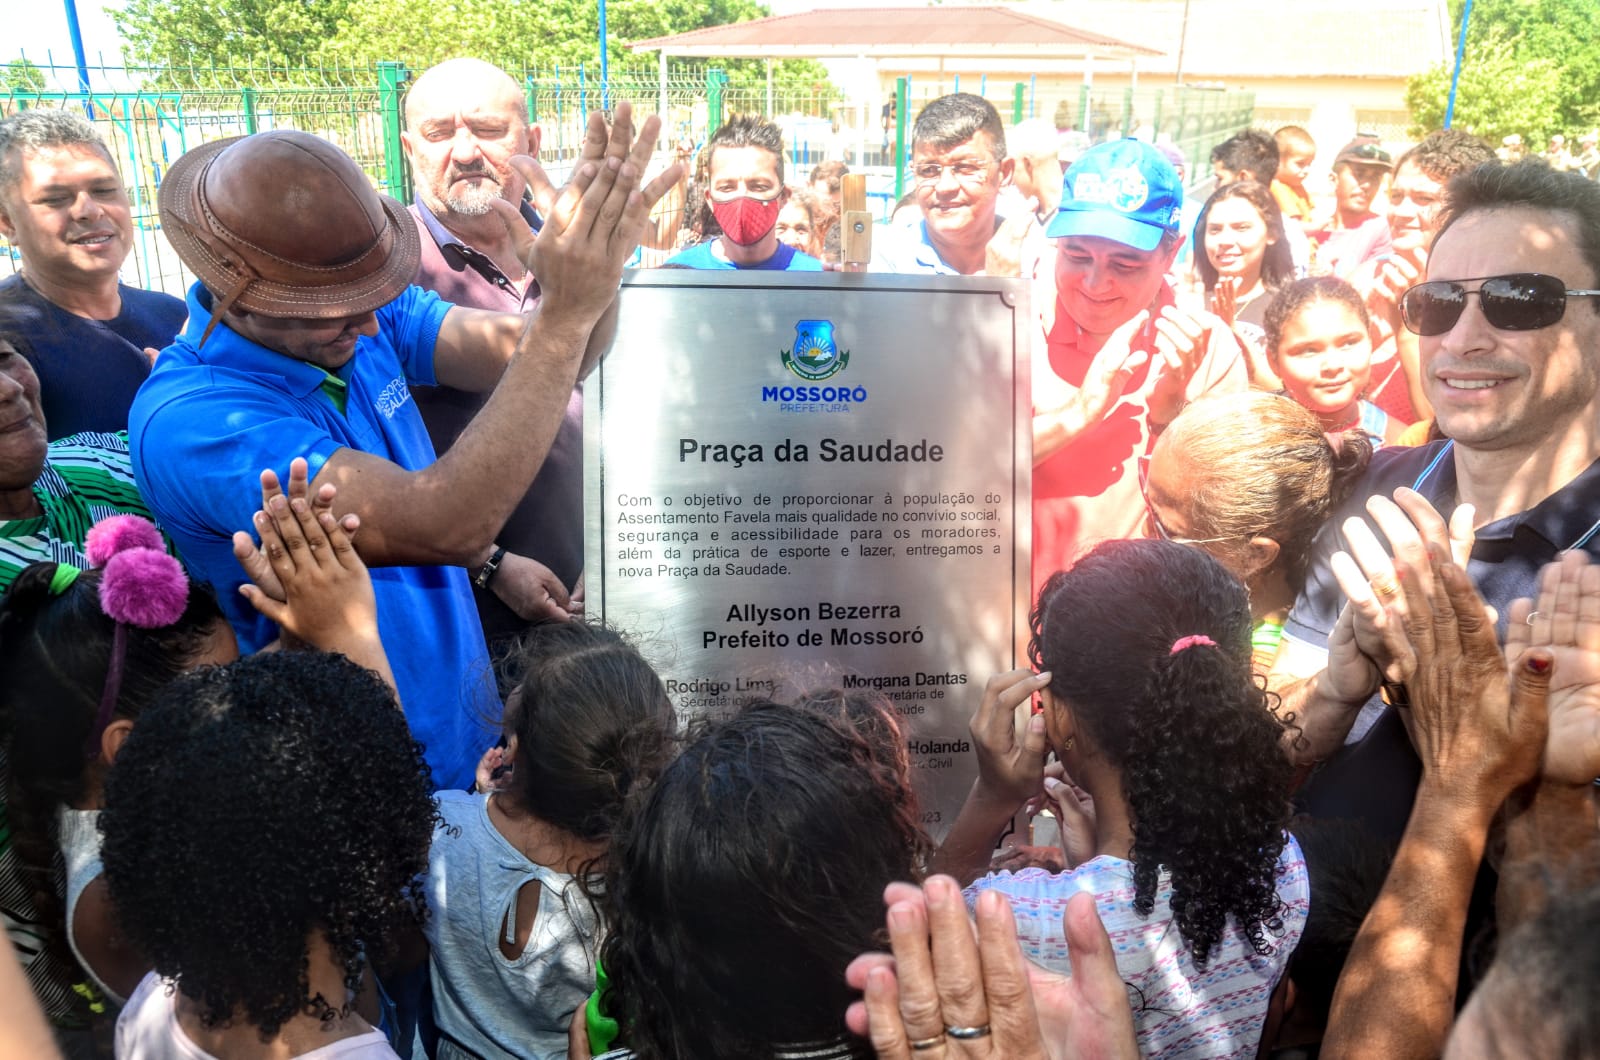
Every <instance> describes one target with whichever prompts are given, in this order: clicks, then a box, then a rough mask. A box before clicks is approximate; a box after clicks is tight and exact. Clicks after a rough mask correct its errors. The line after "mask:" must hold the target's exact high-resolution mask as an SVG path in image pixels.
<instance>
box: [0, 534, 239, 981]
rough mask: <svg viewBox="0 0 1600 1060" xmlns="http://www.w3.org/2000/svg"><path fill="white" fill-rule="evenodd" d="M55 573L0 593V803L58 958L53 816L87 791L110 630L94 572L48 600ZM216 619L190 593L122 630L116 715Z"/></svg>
mask: <svg viewBox="0 0 1600 1060" xmlns="http://www.w3.org/2000/svg"><path fill="white" fill-rule="evenodd" d="M56 567H57V564H55V563H49V562H46V563H34V564H30V565H29V566H27V567H24V568H23V569H22V571H21V572H19V573H18V574H17V577H16V579H15V580H14V581H13V582H12V584H11V588H10V589H9V590H8V591H7V592H6V594H5V596H4V597H0V745H3V746H4V747H5V749H6V759H7V763H8V766H9V770H10V775H9V777H8V778H7V782H6V790H5V805H6V807H7V809H8V811H9V814H10V817H11V827H12V837H13V841H14V842H15V843H16V851H17V858H18V861H19V862H20V863H21V865H22V868H23V870H24V874H25V878H26V880H27V882H28V886H29V889H30V891H31V896H32V898H33V903H34V908H35V909H36V910H37V911H38V913H39V915H40V917H41V919H42V920H43V921H44V922H45V923H48V924H52V925H54V926H55V927H57V928H59V929H60V930H61V931H62V935H61V936H60V937H59V938H58V939H56V940H55V944H56V945H57V947H58V949H59V954H58V955H63V956H65V955H68V953H69V951H68V950H67V947H66V944H65V941H64V939H65V921H64V918H65V915H66V909H65V904H64V902H63V898H62V894H61V893H60V891H59V889H58V888H59V878H58V874H59V869H58V865H59V862H60V854H59V851H58V846H57V834H56V811H57V809H58V808H59V807H61V806H70V805H72V804H74V803H77V802H78V801H79V800H80V799H82V798H83V797H84V795H85V794H86V791H87V790H88V784H89V769H88V759H87V756H86V753H85V746H86V745H87V744H89V743H91V736H92V733H91V730H92V729H93V727H94V724H95V718H96V716H97V715H98V713H99V710H100V697H101V694H102V693H103V691H104V689H105V683H106V670H107V668H108V667H109V665H110V660H111V647H112V639H113V634H114V633H115V630H116V622H115V621H114V620H113V619H111V618H110V617H109V616H107V615H106V613H105V611H104V609H103V608H102V607H101V606H100V578H101V572H100V571H98V570H88V571H84V572H83V573H82V574H80V575H79V576H78V579H77V581H75V582H73V583H72V585H71V586H69V587H68V588H67V589H66V590H65V591H63V592H62V593H60V594H59V595H56V594H52V593H51V592H50V580H51V578H53V577H54V576H55V573H56ZM224 623H225V620H224V619H223V617H222V611H221V609H220V608H219V607H218V606H217V601H216V598H215V597H213V596H212V595H211V593H210V591H209V590H207V589H205V588H204V587H203V586H198V585H194V586H190V589H189V602H188V606H187V607H185V609H184V612H183V614H182V616H180V617H179V619H178V621H176V622H174V623H173V624H172V625H170V626H164V627H161V628H159V629H141V628H140V627H138V626H127V627H126V628H125V633H124V636H125V637H126V640H125V642H124V654H123V662H122V684H121V686H120V688H119V690H118V695H117V705H116V713H115V715H114V716H115V717H118V718H132V719H137V718H138V717H139V716H140V715H141V714H142V713H143V712H144V709H145V708H146V707H147V706H148V705H149V704H150V702H151V701H152V700H153V699H154V698H155V697H156V694H157V693H158V692H160V691H161V689H163V688H165V687H166V685H167V684H168V682H170V681H171V680H172V679H173V678H175V677H177V676H178V675H179V674H181V673H183V672H184V671H186V670H189V669H191V668H192V667H193V666H194V665H195V660H197V659H198V658H200V656H201V654H202V653H203V652H204V651H205V650H206V648H207V646H208V645H209V644H210V642H211V639H212V637H213V636H214V635H215V634H216V633H217V632H218V630H219V629H223V628H225V625H224ZM69 959H70V958H69Z"/></svg>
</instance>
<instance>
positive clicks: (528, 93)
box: [522, 74, 539, 125]
mask: <svg viewBox="0 0 1600 1060" xmlns="http://www.w3.org/2000/svg"><path fill="white" fill-rule="evenodd" d="M534 92H535V90H534V87H533V75H532V74H529V75H528V76H527V77H525V78H523V89H522V95H523V98H524V99H525V100H527V103H528V124H529V125H533V124H535V123H536V122H538V120H539V108H538V105H537V102H536V99H535V95H534Z"/></svg>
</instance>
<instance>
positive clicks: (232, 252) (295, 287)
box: [160, 130, 419, 341]
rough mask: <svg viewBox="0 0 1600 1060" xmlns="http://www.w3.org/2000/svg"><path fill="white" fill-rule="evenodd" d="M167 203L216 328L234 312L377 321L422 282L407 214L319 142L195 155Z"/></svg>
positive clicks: (261, 140) (209, 149) (280, 140)
mask: <svg viewBox="0 0 1600 1060" xmlns="http://www.w3.org/2000/svg"><path fill="white" fill-rule="evenodd" d="M160 204H161V221H162V225H163V226H164V228H165V232H166V236H167V239H168V240H169V241H170V242H171V243H172V246H173V248H174V249H175V250H177V252H178V257H179V258H181V259H183V263H184V264H185V265H187V266H188V267H189V268H190V269H191V270H193V272H194V274H195V275H196V276H198V277H199V278H200V282H201V283H203V284H205V285H206V287H207V288H208V289H209V290H210V291H211V293H212V295H213V301H214V313H213V316H212V325H213V326H215V324H216V321H217V320H220V319H221V318H222V314H223V313H225V312H226V311H227V310H228V309H230V308H237V309H242V310H245V311H246V312H250V313H259V314H261V315H263V316H270V317H292V318H299V319H309V320H329V319H337V318H339V317H348V316H355V315H358V314H361V313H367V312H370V311H372V310H374V309H377V308H379V307H380V306H384V305H387V304H388V303H389V302H391V301H393V300H394V299H395V298H396V297H397V296H398V295H399V294H400V292H402V291H404V290H405V289H406V287H407V286H408V285H410V283H411V281H412V279H413V278H414V277H415V276H416V273H417V260H418V247H419V244H418V235H417V227H416V224H415V223H414V222H413V221H412V219H411V215H410V214H409V213H407V212H406V210H405V207H403V206H401V205H400V204H399V203H398V202H395V201H394V200H393V199H391V198H389V197H388V196H385V195H379V194H378V193H377V192H376V191H374V190H373V189H372V185H371V184H370V183H369V182H368V180H367V176H366V174H365V173H363V172H362V171H361V167H360V166H358V165H356V164H355V162H354V161H353V160H352V159H351V158H350V156H349V155H347V154H345V153H344V152H343V151H341V150H339V149H338V148H337V147H335V146H334V145H333V144H330V143H328V142H327V141H326V140H323V139H320V138H318V137H316V136H312V135H311V134H310V133H303V132H296V131H292V130H283V131H274V132H264V133H257V134H255V135H254V136H235V137H231V138H229V139H226V140H217V141H214V142H212V143H208V144H205V145H203V146H200V147H196V148H195V149H194V150H192V151H189V152H188V153H186V154H185V155H183V157H181V158H179V159H178V160H177V161H176V162H174V163H173V165H172V168H171V169H169V170H168V171H167V175H166V179H164V180H163V181H162V182H161V195H160ZM210 331H211V329H210V328H209V327H208V328H207V329H206V333H207V334H208V335H209V334H210ZM201 341H204V339H203V338H202V340H201Z"/></svg>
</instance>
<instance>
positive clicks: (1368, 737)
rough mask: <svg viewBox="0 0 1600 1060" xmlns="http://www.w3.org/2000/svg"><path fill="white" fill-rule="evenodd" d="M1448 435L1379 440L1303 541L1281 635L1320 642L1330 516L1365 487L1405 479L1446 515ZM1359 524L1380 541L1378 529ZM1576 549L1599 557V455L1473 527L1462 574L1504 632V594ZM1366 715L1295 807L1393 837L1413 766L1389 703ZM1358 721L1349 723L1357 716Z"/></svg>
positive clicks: (1354, 501) (1390, 489)
mask: <svg viewBox="0 0 1600 1060" xmlns="http://www.w3.org/2000/svg"><path fill="white" fill-rule="evenodd" d="M1453 444H1454V443H1452V442H1434V443H1433V444H1431V445H1426V446H1419V447H1418V448H1415V449H1382V450H1380V451H1379V452H1378V453H1377V454H1375V455H1374V456H1373V458H1372V466H1371V467H1370V468H1368V470H1367V473H1366V476H1365V477H1364V478H1363V480H1362V482H1361V483H1360V484H1359V485H1358V486H1357V487H1356V491H1355V493H1354V495H1353V496H1352V497H1351V499H1350V500H1349V501H1348V502H1347V503H1346V504H1345V505H1344V506H1343V507H1342V508H1340V509H1339V510H1338V511H1336V512H1335V513H1334V514H1333V517H1332V518H1330V519H1329V520H1328V523H1327V525H1325V526H1324V527H1323V528H1322V531H1321V533H1320V534H1318V536H1317V539H1316V542H1315V543H1314V544H1313V545H1312V553H1311V565H1310V569H1309V573H1308V574H1307V577H1306V585H1305V588H1304V589H1303V590H1302V591H1301V594H1300V598H1299V599H1298V600H1296V601H1295V605H1294V610H1293V611H1292V612H1290V615H1289V621H1288V622H1287V623H1285V625H1284V634H1285V635H1286V636H1290V637H1293V638H1295V639H1296V640H1299V641H1302V642H1304V643H1307V644H1313V645H1316V646H1319V647H1326V645H1327V642H1328V633H1329V631H1331V630H1332V629H1333V626H1334V623H1335V622H1336V621H1337V619H1338V617H1339V610H1340V608H1341V607H1343V605H1344V593H1343V592H1342V591H1341V590H1340V589H1339V583H1338V581H1337V580H1336V579H1335V578H1334V576H1333V570H1332V568H1331V566H1330V564H1329V559H1330V557H1331V556H1332V555H1333V553H1335V552H1337V551H1340V550H1347V548H1348V546H1347V544H1346V542H1345V538H1344V533H1343V531H1341V530H1340V524H1341V523H1343V522H1344V520H1346V519H1347V518H1349V517H1350V516H1352V515H1359V516H1362V517H1363V518H1366V509H1365V504H1366V500H1367V498H1368V497H1371V496H1373V495H1374V494H1382V495H1383V496H1386V497H1387V496H1390V495H1392V494H1393V493H1394V491H1395V490H1396V489H1397V488H1399V487H1401V486H1409V487H1411V488H1413V489H1415V490H1416V491H1417V492H1419V493H1421V494H1422V495H1423V496H1425V497H1427V498H1428V500H1430V501H1431V502H1432V503H1433V506H1434V507H1435V508H1437V509H1438V510H1439V512H1440V514H1441V515H1443V516H1444V517H1445V518H1446V519H1448V518H1449V517H1450V514H1451V513H1452V512H1454V511H1455V508H1456V504H1457V503H1458V502H1457V498H1456V468H1455V460H1454V459H1453V453H1452V452H1451V447H1452V446H1453ZM1367 523H1368V525H1369V526H1371V527H1372V529H1373V531H1374V532H1375V533H1377V534H1378V536H1379V539H1380V540H1382V539H1383V536H1382V531H1380V530H1378V528H1377V526H1376V524H1374V523H1373V522H1372V520H1371V519H1370V518H1367ZM1571 548H1581V549H1583V550H1584V551H1585V552H1587V553H1589V555H1591V556H1593V557H1596V558H1597V559H1600V461H1597V462H1596V463H1594V464H1591V465H1589V467H1588V468H1586V469H1585V470H1584V471H1583V473H1582V474H1580V475H1579V476H1578V477H1577V478H1575V479H1573V480H1572V481H1571V482H1569V483H1567V484H1566V485H1565V486H1564V487H1562V488H1561V489H1560V490H1557V491H1556V492H1555V493H1554V494H1552V495H1551V496H1549V497H1547V498H1545V499H1544V500H1543V501H1541V502H1540V503H1539V504H1537V505H1535V506H1534V507H1532V508H1530V509H1528V510H1527V511H1524V512H1518V513H1517V514H1515V515H1511V516H1507V517H1506V518H1504V519H1500V520H1497V521H1495V522H1493V523H1490V524H1489V525H1487V526H1485V527H1483V528H1482V529H1481V530H1479V531H1478V533H1477V537H1476V540H1475V542H1474V544H1473V546H1472V556H1471V559H1470V560H1469V561H1468V563H1467V574H1468V576H1469V577H1470V578H1471V579H1472V583H1473V584H1474V585H1475V586H1476V587H1477V589H1478V593H1479V595H1481V596H1482V597H1483V598H1484V600H1485V601H1486V602H1488V603H1489V605H1490V606H1492V607H1493V608H1494V609H1495V610H1496V612H1497V613H1498V614H1499V627H1498V630H1497V632H1498V633H1499V636H1500V639H1501V640H1502V641H1504V639H1505V630H1506V621H1507V616H1508V614H1509V612H1510V610H1511V602H1512V601H1513V600H1516V599H1517V598H1518V597H1523V596H1526V597H1530V598H1531V597H1533V596H1535V595H1536V594H1537V591H1538V576H1539V570H1540V568H1542V567H1543V566H1544V565H1545V564H1547V563H1549V562H1551V561H1552V560H1554V559H1555V558H1556V557H1557V555H1559V554H1560V553H1561V552H1563V551H1566V550H1567V549H1571ZM1364 714H1365V716H1366V717H1367V718H1369V719H1370V718H1371V717H1373V716H1374V715H1376V721H1374V722H1372V724H1371V728H1370V729H1368V730H1367V731H1366V732H1365V734H1364V735H1361V736H1360V738H1359V739H1354V740H1352V742H1349V743H1346V744H1345V746H1344V747H1343V748H1342V749H1340V750H1339V752H1338V753H1336V754H1335V755H1334V756H1333V757H1332V758H1330V759H1328V761H1326V762H1324V763H1323V764H1322V765H1321V766H1319V767H1318V768H1317V771H1316V772H1315V773H1313V774H1312V776H1311V779H1310V780H1309V781H1308V782H1307V784H1306V785H1305V787H1304V788H1302V789H1301V791H1300V794H1299V802H1300V803H1301V806H1302V808H1303V809H1304V810H1305V811H1306V812H1308V813H1310V814H1312V815H1313V816H1316V817H1341V818H1354V819H1358V820H1361V821H1363V822H1365V823H1366V825H1367V826H1368V827H1369V828H1370V829H1372V831H1373V832H1375V833H1376V834H1378V835H1381V836H1383V837H1385V838H1390V839H1398V838H1399V837H1400V835H1401V833H1402V832H1404V831H1405V826H1406V820H1407V819H1408V818H1409V817H1410V815H1411V804H1412V801H1413V800H1414V799H1415V797H1416V790H1417V783H1418V781H1419V780H1420V779H1421V776H1422V766H1421V763H1420V762H1419V761H1418V759H1417V755H1416V752H1415V751H1414V750H1413V749H1412V747H1411V741H1410V740H1409V739H1408V738H1407V736H1406V732H1405V727H1404V726H1403V725H1402V724H1401V723H1400V719H1399V718H1398V717H1396V715H1395V712H1394V710H1393V709H1391V708H1389V707H1385V706H1384V705H1383V704H1382V703H1381V701H1379V700H1377V699H1376V698H1374V699H1373V700H1372V701H1371V702H1370V703H1368V704H1367V706H1366V708H1364ZM1358 724H1359V723H1358Z"/></svg>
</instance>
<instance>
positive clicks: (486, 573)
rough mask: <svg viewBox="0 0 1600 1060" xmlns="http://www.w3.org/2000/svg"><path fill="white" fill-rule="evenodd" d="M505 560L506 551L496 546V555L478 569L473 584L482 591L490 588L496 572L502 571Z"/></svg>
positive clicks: (473, 577)
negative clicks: (501, 565)
mask: <svg viewBox="0 0 1600 1060" xmlns="http://www.w3.org/2000/svg"><path fill="white" fill-rule="evenodd" d="M505 558H506V550H505V549H503V548H501V547H500V546H499V545H496V546H495V547H494V554H493V555H491V556H490V557H489V558H488V559H487V560H486V561H485V562H484V564H483V566H481V567H479V568H478V573H477V574H474V575H473V576H472V584H473V585H476V586H477V587H478V588H480V589H487V588H489V583H490V582H491V581H493V580H494V572H495V571H497V570H499V569H500V561H501V560H503V559H505Z"/></svg>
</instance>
